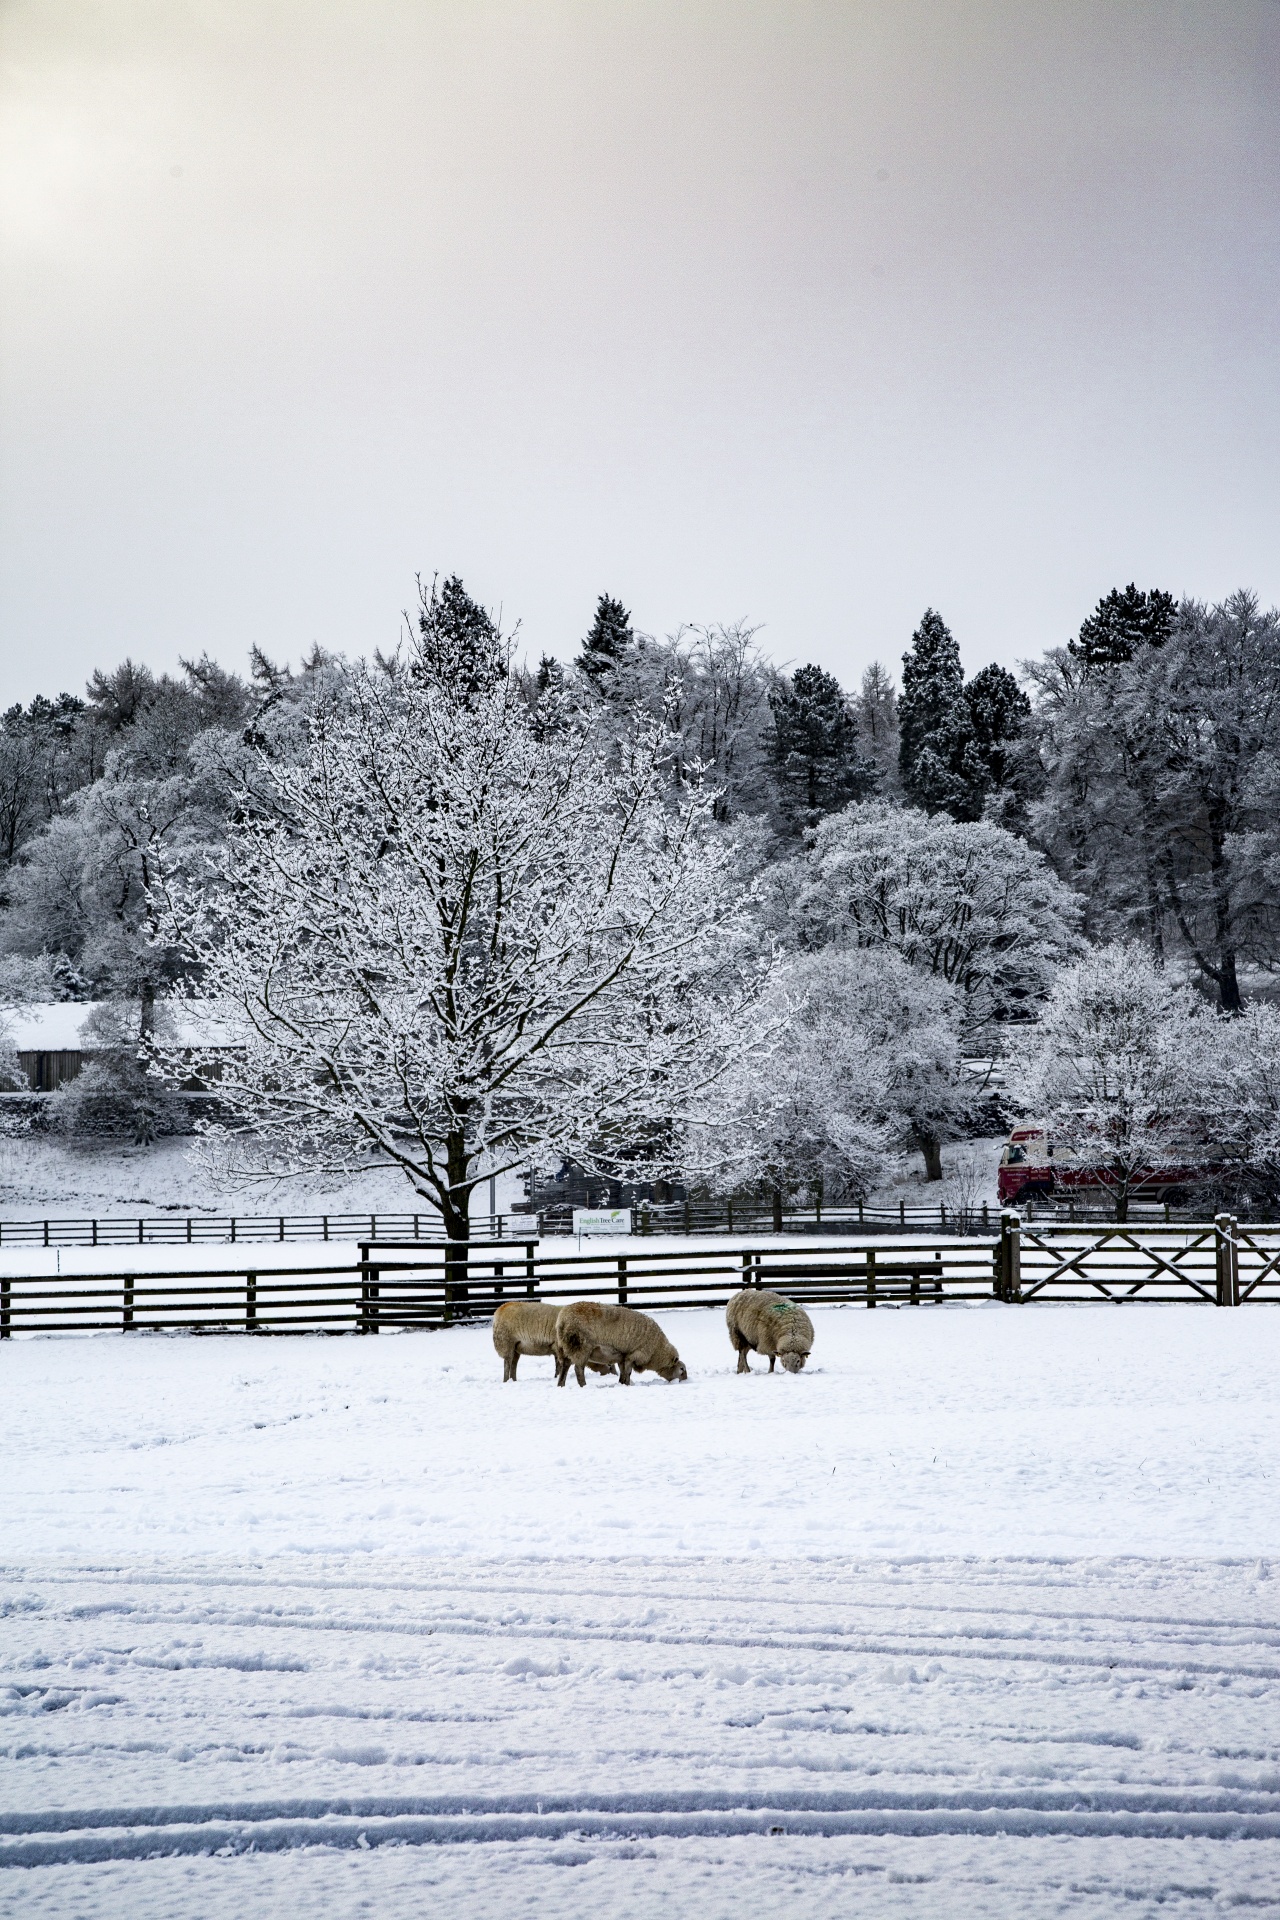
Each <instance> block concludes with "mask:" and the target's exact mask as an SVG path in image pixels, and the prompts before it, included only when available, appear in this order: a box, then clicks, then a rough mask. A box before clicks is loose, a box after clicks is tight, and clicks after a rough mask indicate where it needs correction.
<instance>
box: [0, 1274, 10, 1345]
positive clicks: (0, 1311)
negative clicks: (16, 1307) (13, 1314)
mask: <svg viewBox="0 0 1280 1920" xmlns="http://www.w3.org/2000/svg"><path fill="white" fill-rule="evenodd" d="M8 1338H9V1277H8V1275H7V1274H6V1275H5V1276H4V1277H3V1278H2V1279H0V1340H7V1339H8Z"/></svg>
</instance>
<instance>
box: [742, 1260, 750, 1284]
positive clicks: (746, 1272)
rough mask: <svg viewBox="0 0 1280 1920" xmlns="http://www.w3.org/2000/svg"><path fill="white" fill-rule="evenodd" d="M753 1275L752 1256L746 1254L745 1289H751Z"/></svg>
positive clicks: (743, 1276)
mask: <svg viewBox="0 0 1280 1920" xmlns="http://www.w3.org/2000/svg"><path fill="white" fill-rule="evenodd" d="M751 1275H752V1262H751V1255H750V1254H749V1253H744V1254H743V1256H742V1284H743V1286H744V1287H749V1286H750V1285H751Z"/></svg>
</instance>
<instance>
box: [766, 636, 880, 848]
mask: <svg viewBox="0 0 1280 1920" xmlns="http://www.w3.org/2000/svg"><path fill="white" fill-rule="evenodd" d="M769 705H770V707H771V708H772V710H773V730H772V736H771V738H770V741H769V757H770V759H771V761H772V763H773V771H774V778H775V780H776V781H777V784H778V790H779V798H780V800H781V803H782V811H783V813H784V815H785V816H787V818H788V819H789V820H790V821H791V822H792V823H793V824H795V825H798V826H801V827H813V826H816V825H817V823H818V821H819V820H820V819H821V818H822V816H823V815H824V814H827V813H835V812H837V811H838V809H839V808H841V807H844V806H847V805H848V804H849V802H850V801H851V800H862V799H865V797H866V796H867V794H869V793H870V792H871V791H872V789H873V788H874V786H875V784H876V770H875V767H874V765H873V764H872V763H871V762H870V761H869V760H867V759H865V758H864V756H863V754H862V750H861V747H860V745H859V741H858V723H857V720H856V719H855V717H854V715H853V713H852V711H851V709H850V706H849V702H848V701H847V700H846V698H845V695H844V689H843V688H842V687H841V685H840V682H839V681H838V680H836V679H835V678H834V677H833V676H832V675H831V674H829V673H824V671H823V669H822V668H821V667H798V668H797V669H796V671H795V673H794V674H793V675H792V676H791V679H790V680H785V679H784V680H783V681H782V682H781V684H780V685H779V686H778V687H776V688H775V689H774V690H773V692H771V693H770V695H769Z"/></svg>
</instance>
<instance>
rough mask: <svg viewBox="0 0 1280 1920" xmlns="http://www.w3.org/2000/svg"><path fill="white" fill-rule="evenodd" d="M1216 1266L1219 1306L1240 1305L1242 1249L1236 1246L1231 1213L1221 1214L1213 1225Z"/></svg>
mask: <svg viewBox="0 0 1280 1920" xmlns="http://www.w3.org/2000/svg"><path fill="white" fill-rule="evenodd" d="M1213 1228H1214V1255H1215V1260H1214V1264H1215V1266H1216V1268H1217V1274H1218V1305H1219V1306H1220V1307H1238V1306H1239V1305H1240V1249H1239V1247H1238V1246H1237V1244H1236V1223H1235V1220H1234V1218H1233V1216H1232V1215H1231V1214H1229V1213H1220V1214H1219V1215H1218V1217H1217V1219H1216V1220H1215V1221H1214V1223H1213Z"/></svg>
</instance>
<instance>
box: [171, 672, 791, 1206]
mask: <svg viewBox="0 0 1280 1920" xmlns="http://www.w3.org/2000/svg"><path fill="white" fill-rule="evenodd" d="M670 752H671V742H670V740H669V738H668V736H667V735H666V734H664V732H663V731H662V729H661V728H660V727H659V726H658V725H656V724H654V723H652V722H649V721H644V722H641V723H638V724H637V726H636V727H635V729H634V731H633V733H632V736H631V738H630V740H629V741H628V743H627V745H626V749H625V751H620V750H619V749H618V746H617V743H616V741H615V740H613V739H611V738H609V737H607V736H606V737H603V738H602V737H600V735H599V734H598V733H597V732H596V731H595V730H593V728H592V726H591V725H590V723H589V722H588V721H585V720H583V719H581V718H579V719H577V720H575V721H574V722H573V724H568V725H566V726H564V727H563V728H560V729H558V730H556V731H554V732H551V733H548V734H544V735H541V736H540V735H539V732H538V730H537V729H536V728H535V726H534V724H533V722H532V720H531V717H530V714H529V710H528V708H527V706H526V705H525V703H524V702H523V701H522V700H521V698H520V697H519V694H518V692H517V691H516V689H515V688H514V687H513V686H512V684H511V683H510V682H509V681H508V680H507V679H505V678H503V679H501V680H499V681H498V682H497V683H496V684H494V685H492V686H491V687H490V688H489V689H488V690H487V691H482V690H479V689H478V688H477V687H476V686H475V684H474V681H473V680H471V679H469V678H466V677H463V678H461V679H458V678H455V677H454V676H451V675H449V674H448V673H447V672H446V673H443V674H442V673H441V672H440V669H439V665H438V662H437V661H436V660H435V659H434V658H433V657H432V656H430V655H428V654H427V652H426V651H425V649H423V650H419V651H417V652H415V653H413V654H411V655H410V656H409V657H408V658H407V659H406V660H405V661H403V662H402V663H401V668H400V670H399V671H397V672H394V673H386V672H381V671H376V670H370V669H368V668H365V667H362V666H358V667H355V668H352V669H351V670H350V671H348V672H347V673H345V674H344V675H343V677H342V680H341V684H340V686H339V687H338V688H337V689H336V690H335V692H334V694H333V695H332V697H329V698H326V699H325V700H324V701H323V702H321V703H320V704H318V705H317V706H316V708H315V709H314V711H313V712H312V714H311V717H310V720H309V724H308V730H307V741H306V746H305V750H304V751H303V752H302V753H301V754H300V755H299V756H298V757H297V758H296V759H291V760H287V761H277V760H272V759H270V758H268V757H265V756H264V757H262V758H261V759H260V761H259V763H258V765H257V767H256V769H255V772H256V776H257V782H258V784H257V786H256V788H255V789H254V790H253V793H252V796H251V804H250V805H249V806H248V807H247V810H246V813H245V816H244V817H243V818H242V819H239V820H236V821H235V822H233V823H232V825H231V826H230V827H229V829H228V832H227V836H226V840H225V844H224V846H223V848H222V850H221V852H220V853H219V855H218V857H217V860H216V862H215V865H214V869H213V876H212V879H211V880H210V881H208V882H206V883H204V884H202V885H199V886H194V885H189V886H187V887H185V888H183V887H178V888H176V889H175V890H174V893H173V899H172V906H171V910H170V913H169V916H168V919H167V922H166V927H167V933H168V937H169V938H171V939H172V940H174V941H175V942H178V941H180V942H181V943H182V944H183V946H184V948H185V950H186V951H187V952H188V953H189V954H190V955H191V956H192V957H193V959H194V961H195V962H196V964H197V965H198V968H199V971H200V991H201V993H202V995H204V996H206V997H209V998H212V999H213V1001H214V1002H215V1003H216V1005H217V1008H218V1010H219V1012H220V1014H221V1016H222V1018H223V1019H224V1020H226V1021H227V1022H228V1024H229V1025H230V1027H231V1028H232V1030H233V1032H234V1034H235V1036H236V1038H237V1039H238V1041H239V1042H240V1045H241V1048H242V1050H241V1051H240V1052H239V1053H238V1054H237V1055H235V1056H234V1057H233V1058H232V1060H231V1062H230V1064H228V1065H227V1066H226V1067H225V1068H224V1071H223V1075H222V1078H221V1079H220V1081H219V1083H218V1084H219V1095H220V1098H221V1100H222V1101H223V1103H224V1104H225V1105H226V1106H227V1107H228V1108H229V1109H230V1110H231V1111H232V1112H233V1113H234V1114H235V1115H237V1116H238V1117H239V1118H240V1119H242V1120H243V1122H244V1123H246V1124H248V1125H251V1126H252V1127H253V1129H254V1131H255V1133H256V1135H257V1137H258V1140H259V1142H260V1143H261V1145H262V1147H263V1150H264V1158H265V1160H266V1161H267V1162H269V1164H270V1165H271V1166H273V1167H276V1168H279V1167H282V1166H288V1167H299V1166H302V1167H316V1166H324V1167H327V1168H332V1169H349V1168H352V1167H354V1166H358V1165H360V1164H362V1163H363V1159H364V1157H365V1156H367V1154H368V1153H369V1152H370V1151H371V1150H372V1151H374V1152H376V1153H377V1154H378V1155H379V1156H380V1157H382V1158H384V1159H387V1160H390V1161H393V1162H395V1163H396V1164H398V1165H399V1166H400V1167H401V1168H402V1169H403V1170H404V1172H405V1173H406V1174H407V1175H408V1177H409V1179H410V1180H411V1181H412V1182H413V1184H414V1186H415V1188H416V1189H417V1191H418V1192H420V1193H421V1194H423V1195H424V1196H425V1197H427V1198H428V1199H430V1200H432V1201H433V1202H434V1203H435V1204H436V1205H438V1206H439V1208H440V1210H441V1213H442V1215H443V1218H444V1221H445V1224H446V1226H447V1228H448V1229H449V1232H450V1234H451V1235H458V1236H465V1231H466V1219H467V1211H468V1200H469V1196H470V1193H471V1191H472V1189H473V1187H474V1186H475V1185H476V1184H477V1183H478V1181H479V1180H480V1179H482V1178H484V1177H485V1176H486V1175H488V1174H489V1173H491V1172H494V1171H501V1170H504V1169H508V1168H513V1167H520V1166H524V1165H527V1164H529V1162H530V1161H531V1160H538V1161H541V1160H543V1159H545V1158H546V1157H547V1156H548V1155H563V1154H569V1153H572V1154H573V1155H574V1156H575V1157H576V1158H578V1159H580V1160H584V1161H586V1162H588V1163H589V1164H598V1165H611V1166H617V1165H634V1166H635V1167H636V1168H637V1170H641V1169H643V1168H645V1167H648V1166H655V1167H658V1168H664V1167H670V1166H671V1165H673V1164H678V1163H679V1157H680V1149H681V1142H682V1134H683V1128H684V1126H685V1124H686V1123H687V1122H688V1121H689V1120H690V1119H692V1118H702V1117H704V1115H705V1109H706V1107H707V1106H708V1104H709V1103H710V1102H711V1101H712V1099H713V1090H714V1088H715V1086H716V1083H717V1081H718V1080H719V1079H720V1078H721V1076H722V1075H723V1074H724V1072H725V1070H726V1068H727V1066H728V1065H729V1064H730V1063H731V1062H732V1061H734V1060H735V1059H737V1058H739V1057H741V1056H742V1055H743V1054H744V1053H746V1052H748V1051H749V1050H750V1049H751V1047H752V1045H753V1044H754V1040H755V1036H756V1033H757V1031H758V1027H759V1020H758V1016H757V1013H756V1003H757V1000H758V997H759V994H760V991H761V988H762V985H763V983H764V980H765V977H766V975H767V971H768V964H767V960H766V959H762V958H761V957H760V956H759V954H758V953H757V952H756V950H755V947H754V945H753V942H752V938H751V934H752V928H751V923H750V916H749V913H748V902H747V900H746V897H745V895H744V891H743V889H742V888H741V886H740V884H739V882H738V879H737V875H736V869H735V855H734V848H733V845H732V842H731V840H730V839H729V838H727V837H726V836H725V835H724V834H723V833H720V832H718V831H717V830H716V829H715V827H714V824H713V821H712V818H711V812H712V797H711V795H710V794H709V793H708V792H705V791H703V790H702V789H700V788H699V787H697V786H690V785H673V784H672V782H671V781H670V779H669V777H668V771H667V761H668V758H669V755H670ZM264 785H265V788H266V792H267V795H268V800H269V804H266V805H264V804H263V803H262V801H263V788H264Z"/></svg>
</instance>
